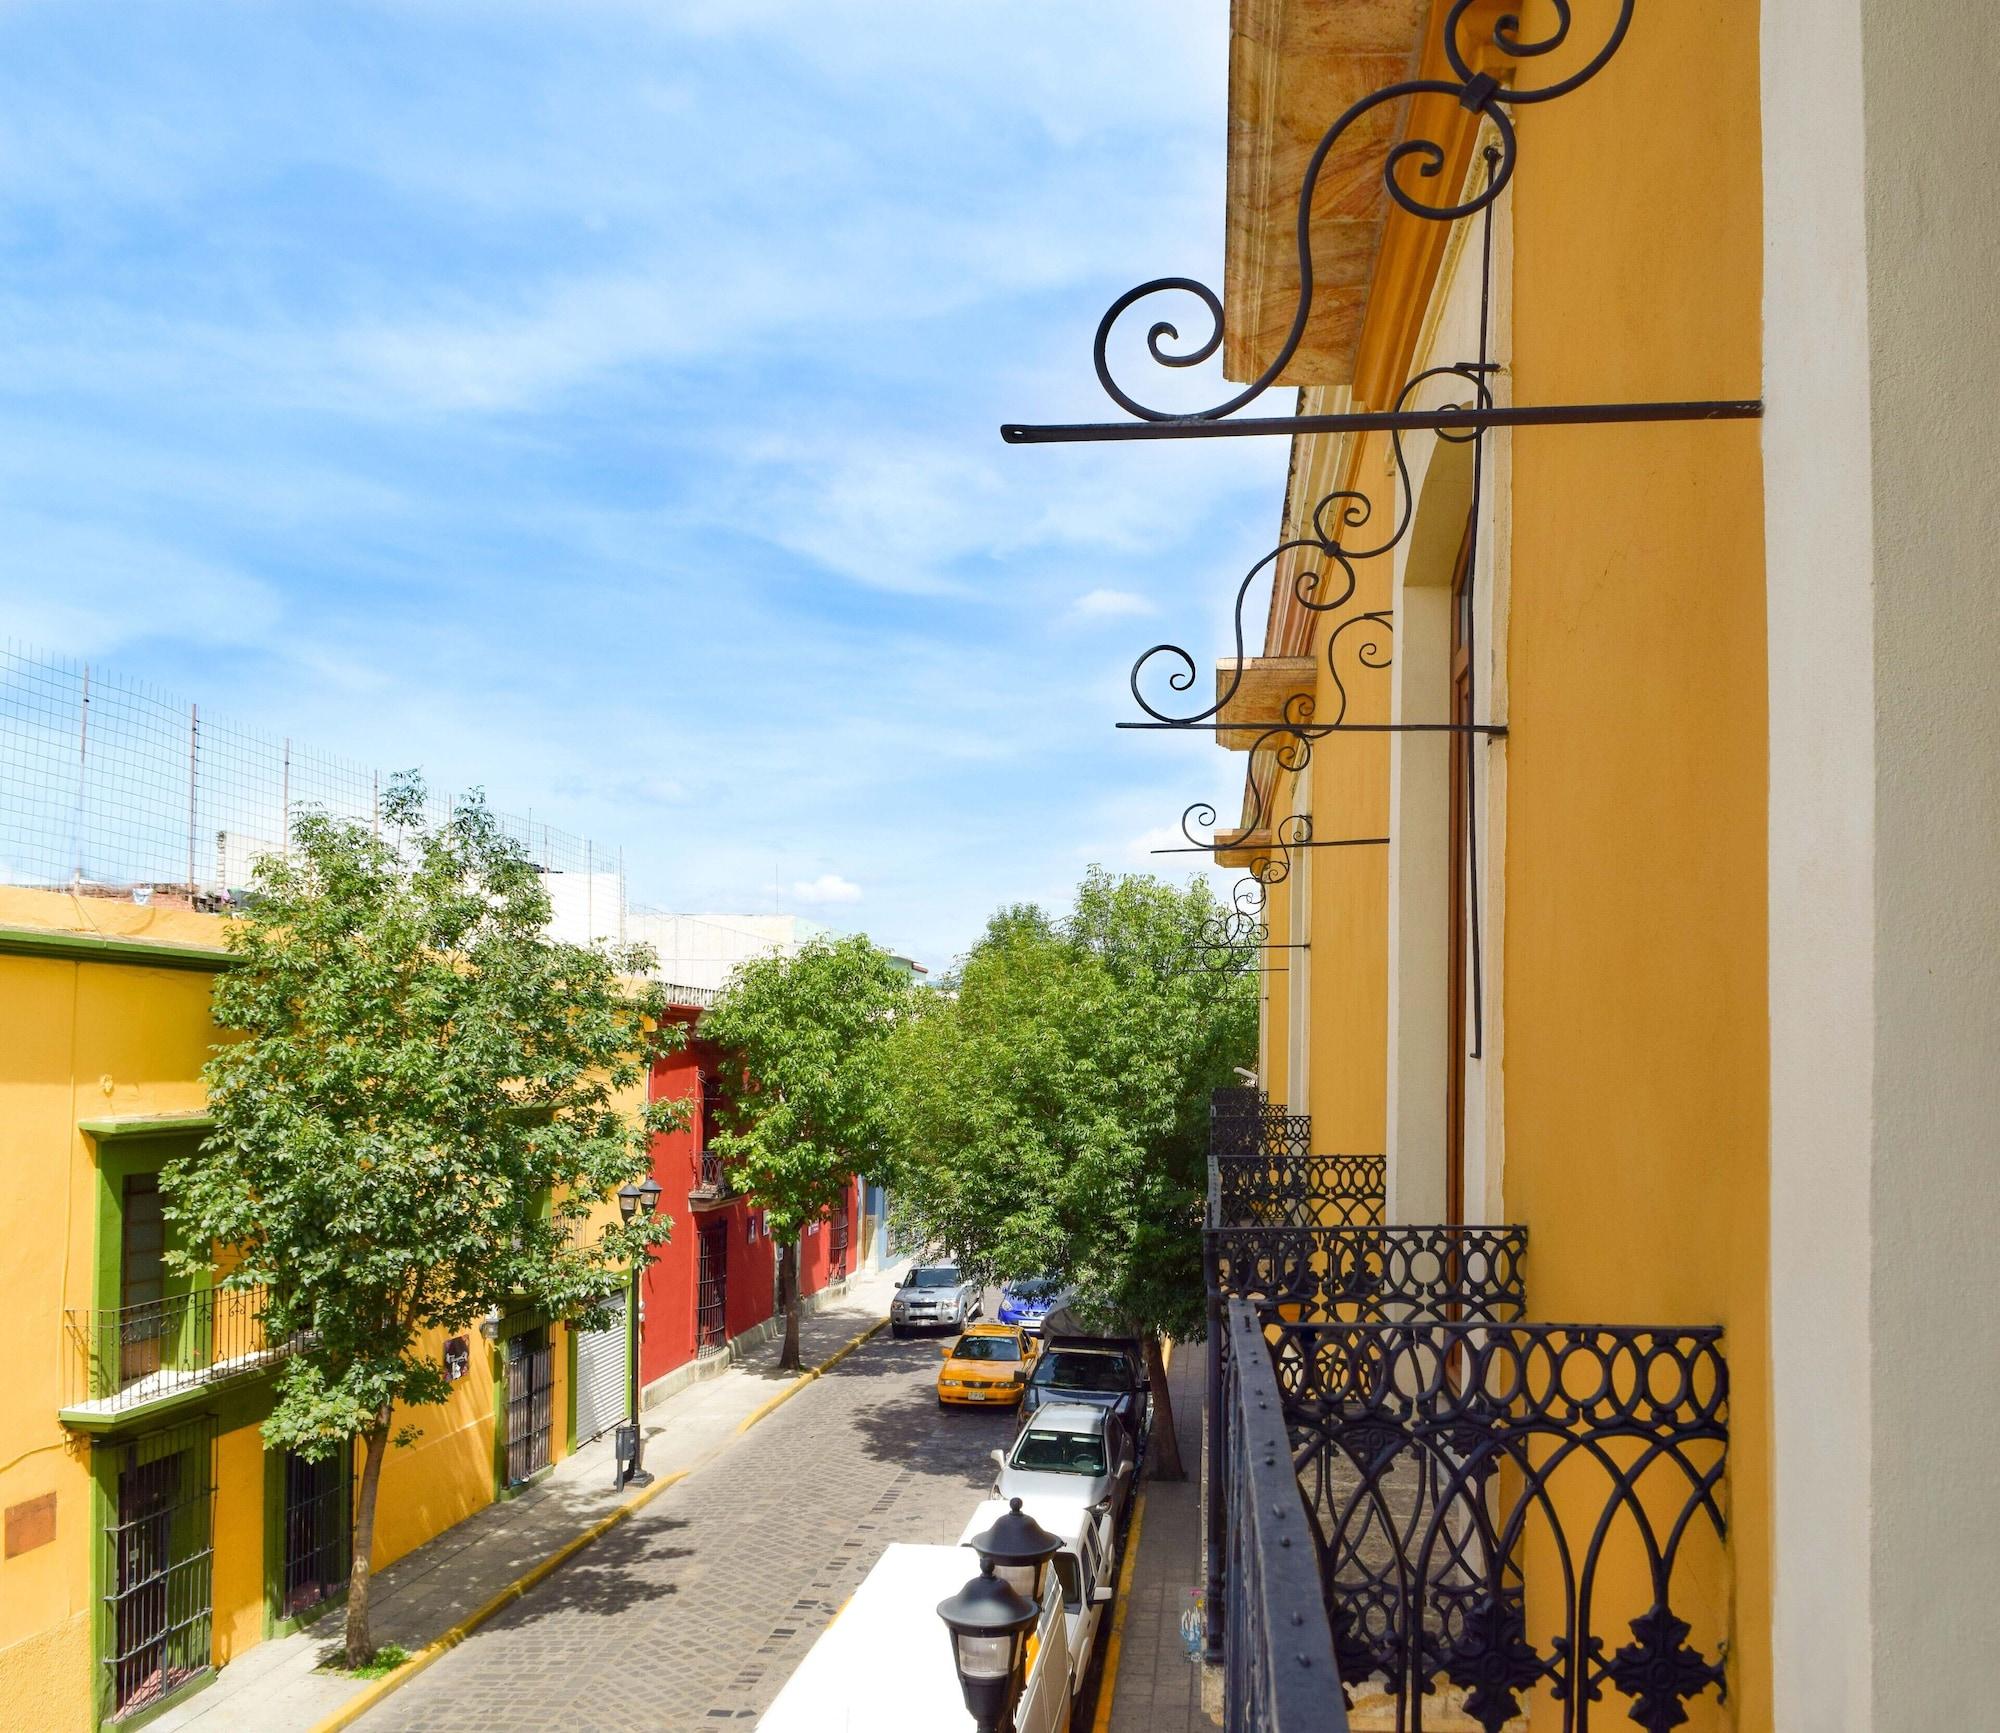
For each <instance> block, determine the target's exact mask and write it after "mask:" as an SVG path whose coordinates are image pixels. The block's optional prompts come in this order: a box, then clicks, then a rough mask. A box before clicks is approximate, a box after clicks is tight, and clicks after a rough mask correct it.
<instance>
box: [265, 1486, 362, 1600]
mask: <svg viewBox="0 0 2000 1733" xmlns="http://www.w3.org/2000/svg"><path fill="white" fill-rule="evenodd" d="M283 1468H284V1477H285V1502H284V1512H283V1522H284V1539H285V1550H284V1581H283V1585H282V1589H281V1594H282V1599H281V1600H280V1602H279V1613H280V1616H281V1617H284V1618H293V1617H296V1616H297V1615H298V1614H300V1613H304V1612H310V1611H311V1610H312V1609H313V1608H314V1607H317V1606H321V1605H323V1604H324V1603H325V1602H327V1601H329V1600H332V1599H333V1598H334V1597H335V1596H336V1595H339V1594H340V1593H342V1592H343V1591H344V1590H345V1589H346V1587H347V1576H348V1551H347V1481H348V1474H349V1470H350V1464H349V1462H348V1457H347V1452H346V1451H344V1450H343V1451H336V1452H335V1453H334V1454H333V1455H331V1456H323V1457H321V1458H320V1459H319V1460H318V1461H310V1460H308V1459H307V1458H306V1457H303V1456H301V1455H299V1454H298V1452H297V1451H293V1450H288V1451H286V1452H285V1456H284V1464H283Z"/></svg>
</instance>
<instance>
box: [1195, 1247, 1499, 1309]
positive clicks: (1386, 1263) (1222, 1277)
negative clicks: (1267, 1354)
mask: <svg viewBox="0 0 2000 1733" xmlns="http://www.w3.org/2000/svg"><path fill="white" fill-rule="evenodd" d="M1527 1250H1528V1231H1527V1229H1526V1228H1522V1227H1511V1226H1510V1227H1446V1226H1430V1227H1407V1226H1395V1227H1384V1226H1381V1225H1379V1224H1370V1225H1365V1226H1339V1227H1308V1228H1294V1227H1284V1228H1270V1227H1243V1228H1212V1229H1210V1230H1209V1232H1208V1235H1207V1257H1208V1279H1209V1281H1210V1283H1211V1284H1212V1285H1213V1286H1214V1287H1216V1288H1217V1289H1218V1290H1219V1291H1220V1292H1221V1293H1223V1294H1224V1295H1227V1296H1228V1297H1230V1298H1232V1299H1234V1298H1245V1299H1254V1300H1256V1301H1259V1302H1260V1303H1261V1304H1262V1306H1263V1308H1264V1310H1265V1311H1266V1313H1267V1314H1271V1313H1273V1312H1275V1311H1276V1310H1277V1309H1278V1308H1281V1307H1282V1308H1285V1309H1286V1310H1285V1312H1284V1313H1283V1314H1282V1315H1284V1316H1287V1317H1291V1318H1294V1319H1299V1320H1303V1321H1308V1322H1312V1321H1319V1322H1333V1321H1341V1322H1353V1323H1362V1322H1370V1321H1380V1322H1399V1321H1412V1320H1417V1319H1424V1318H1434V1319H1454V1320H1456V1319H1474V1320H1476V1319H1484V1320H1487V1321H1489V1322H1505V1321H1509V1320H1513V1319H1518V1318H1521V1317H1523V1316H1525V1315H1526V1313H1527V1309H1528V1291H1527V1278H1526V1273H1525V1270H1524V1267H1523V1266H1524V1263H1525V1260H1526V1257H1527ZM1293 1308H1296V1310H1293Z"/></svg>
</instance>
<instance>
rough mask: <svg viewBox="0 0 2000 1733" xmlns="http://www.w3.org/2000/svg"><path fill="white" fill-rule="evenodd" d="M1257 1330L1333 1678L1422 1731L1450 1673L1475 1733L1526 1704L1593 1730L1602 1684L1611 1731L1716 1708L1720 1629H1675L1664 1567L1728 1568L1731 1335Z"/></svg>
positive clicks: (1570, 1727) (1402, 1327)
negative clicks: (1337, 1672) (1305, 1529)
mask: <svg viewBox="0 0 2000 1733" xmlns="http://www.w3.org/2000/svg"><path fill="white" fill-rule="evenodd" d="M1263 1336H1264V1340H1265V1342H1266V1344H1267V1345H1268V1348H1269V1354H1270V1360H1271V1364H1272V1367H1273V1370H1274V1372H1275V1374H1276V1378H1277V1381H1278V1384H1279V1387H1280V1389H1281V1390H1282V1392H1283V1402H1284V1414H1285V1424H1286V1426H1287V1428H1288V1432H1289V1436H1290V1439H1291V1444H1292V1453H1293V1465H1294V1468H1295V1470H1296V1472H1297V1474H1298V1477H1299V1484H1300V1488H1301V1492H1302V1494H1303V1496H1304V1498H1305V1501H1306V1506H1307V1509H1308V1511H1309V1513H1310V1516H1311V1523H1312V1533H1313V1541H1314V1545H1315V1547H1316V1549H1317V1552H1318V1557H1319V1564H1320V1576H1321V1586H1322V1589H1323V1592H1324V1595H1325V1599H1326V1605H1327V1609H1328V1614H1329V1618H1330V1621H1331V1623H1332V1626H1333V1631H1334V1643H1335V1650H1336V1654H1337V1657H1338V1661H1339V1665H1340V1668H1341V1672H1342V1675H1343V1677H1344V1678H1345V1679H1347V1680H1348V1681H1349V1682H1350V1683H1351V1684H1352V1683H1359V1682H1360V1681H1363V1680H1366V1679H1368V1678H1369V1677H1371V1676H1380V1677H1382V1678H1383V1679H1385V1680H1386V1682H1387V1687H1388V1690H1389V1692H1390V1694H1391V1695H1392V1696H1393V1697H1394V1698H1395V1700H1396V1702H1397V1705H1398V1716H1397V1725H1398V1726H1399V1727H1407V1728H1409V1729H1411V1730H1412V1733H1415V1730H1418V1729H1421V1727H1422V1726H1423V1717H1424V1709H1425V1702H1426V1698H1427V1696H1428V1694H1429V1693H1431V1692H1432V1691H1433V1690H1434V1689H1435V1687H1437V1686H1438V1685H1440V1684H1442V1683H1446V1682H1448V1683H1449V1684H1451V1685H1453V1686H1456V1687H1458V1688H1459V1689H1460V1690H1462V1691H1463V1692H1464V1693H1465V1695H1464V1699H1463V1710H1464V1713H1466V1714H1467V1715H1469V1716H1470V1717H1471V1718H1472V1719H1473V1720H1475V1721H1477V1722H1478V1723H1479V1725H1480V1726H1481V1727H1483V1728H1486V1729H1487V1730H1488V1733H1499V1729H1500V1728H1502V1727H1503V1726H1505V1725H1506V1724H1507V1723H1508V1722H1509V1721H1511V1720H1513V1719H1514V1718H1515V1717H1516V1716H1518V1715H1519V1714H1520V1713H1521V1712H1522V1707H1523V1700H1524V1699H1525V1698H1526V1697H1527V1696H1528V1695H1529V1694H1530V1693H1532V1692H1536V1691H1539V1690H1546V1691H1547V1693H1548V1697H1549V1699H1550V1700H1551V1701H1552V1702H1553V1703H1554V1704H1555V1705H1556V1708H1557V1713H1558V1717H1559V1720H1558V1723H1557V1724H1559V1725H1560V1726H1561V1727H1562V1728H1563V1729H1564V1730H1565V1733H1587V1729H1588V1728H1589V1726H1590V1724H1591V1711H1592V1707H1593V1705H1596V1704H1599V1703H1601V1702H1604V1700H1605V1698H1606V1695H1607V1692H1611V1691H1615V1692H1617V1693H1618V1694H1619V1695H1621V1696H1622V1697H1624V1698H1625V1699H1626V1701H1625V1703H1623V1704H1621V1705H1619V1706H1618V1710H1622V1714H1621V1715H1620V1716H1619V1719H1618V1721H1617V1724H1618V1725H1623V1724H1624V1723H1625V1720H1626V1719H1629V1720H1630V1721H1633V1722H1636V1723H1637V1724H1638V1725H1639V1726H1641V1727H1644V1728H1647V1729H1648V1730H1649V1733H1667V1730H1668V1729H1670V1728H1673V1727H1676V1726H1678V1725H1680V1724H1681V1723H1682V1722H1683V1721H1684V1720H1685V1719H1686V1712H1685V1709H1684V1707H1683V1704H1684V1702H1685V1701H1686V1700H1687V1699H1690V1698H1693V1697H1697V1696H1700V1695H1702V1694H1703V1693H1704V1692H1708V1691H1711V1690H1712V1691H1715V1692H1716V1693H1717V1694H1718V1695H1720V1694H1721V1692H1722V1690H1723V1688H1724V1677H1723V1662H1722V1658H1721V1650H1720V1640H1721V1633H1720V1631H1719V1630H1717V1629H1713V1628H1711V1629H1708V1630H1704V1631H1701V1632H1699V1633H1698V1632H1697V1631H1696V1629H1695V1625H1694V1621H1693V1619H1692V1618H1690V1617H1688V1616H1686V1615H1687V1614H1688V1613H1689V1612H1690V1611H1691V1610H1693V1609H1694V1607H1695V1606H1696V1605H1697V1603H1698V1602H1699V1600H1700V1597H1699V1596H1697V1597H1694V1598H1693V1599H1692V1600H1691V1599H1690V1598H1689V1597H1687V1596H1683V1602H1682V1606H1681V1607H1680V1608H1679V1609H1678V1610H1677V1609H1676V1607H1675V1606H1674V1603H1673V1593H1674V1588H1675V1582H1676V1575H1677V1567H1679V1566H1681V1565H1682V1564H1683V1562H1684V1561H1685V1560H1686V1558H1687V1556H1688V1555H1689V1554H1690V1553H1692V1552H1695V1551H1696V1550H1698V1549H1704V1548H1705V1549H1707V1550H1709V1551H1710V1552H1711V1553H1712V1555H1713V1556H1714V1557H1715V1558H1716V1559H1717V1560H1718V1562H1719V1560H1720V1557H1721V1547H1722V1544H1723V1539H1724V1534H1725V1518H1724V1511H1723V1504H1722V1486H1723V1474H1724V1470H1725V1468H1726V1466H1727V1458H1728V1441H1729V1428H1728V1397H1729V1380H1728V1369H1727V1366H1726V1363H1725V1361H1724V1359H1723V1355H1722V1344H1721V1332H1720V1330H1716V1329H1676V1328H1648V1327H1637V1326H1607V1325H1595V1324H1541V1323H1537V1324H1518V1323H1517V1324H1505V1325H1497V1326H1496V1325H1486V1324H1437V1323H1423V1324H1393V1323H1392V1324H1381V1323H1365V1324H1306V1323H1300V1324H1291V1323H1281V1324H1276V1325H1270V1324H1267V1325H1266V1328H1265V1330H1264V1332H1263ZM1614 1556H1615V1557H1616V1558H1617V1559H1618V1560H1619V1561H1620V1562H1619V1564H1618V1565H1617V1566H1616V1567H1615V1568H1614V1567H1613V1565H1612V1563H1611V1561H1612V1559H1613V1558H1614ZM1635 1562H1636V1563H1638V1564H1639V1565H1640V1567H1641V1568H1638V1569H1636V1570H1635V1569H1633V1568H1631V1566H1632V1565H1633V1563H1635ZM1697 1616H1703V1615H1702V1614H1697ZM1707 1616H1708V1618H1709V1620H1710V1622H1711V1624H1712V1623H1713V1615H1712V1614H1709V1615H1707ZM1531 1619H1533V1620H1534V1621H1535V1627H1534V1628H1531V1626H1530V1620H1531ZM1626 1637H1629V1641H1621V1639H1623V1638H1626ZM1691 1639H1693V1640H1691ZM1614 1713H1617V1711H1614Z"/></svg>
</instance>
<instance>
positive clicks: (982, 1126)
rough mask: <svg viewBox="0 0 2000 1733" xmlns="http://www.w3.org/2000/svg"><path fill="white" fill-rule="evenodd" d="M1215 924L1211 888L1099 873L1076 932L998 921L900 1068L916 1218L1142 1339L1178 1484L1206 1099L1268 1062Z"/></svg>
mask: <svg viewBox="0 0 2000 1733" xmlns="http://www.w3.org/2000/svg"><path fill="white" fill-rule="evenodd" d="M1222 913H1223V911H1222V909H1221V908H1220V907H1219V906H1218V904H1217V903H1216V901H1215V898H1214V896H1213V894H1212V893H1211V891H1210V890H1209V887H1208V885H1207V883H1206V882H1205V881H1203V880H1194V881H1192V882H1191V883H1189V884H1188V885H1187V886H1185V887H1176V886H1173V885H1169V884H1166V883H1163V882H1162V881H1160V880H1158V879H1154V878H1149V877H1145V876H1141V875H1133V876H1127V877H1114V876H1112V875H1111V874H1109V873H1106V872H1104V871H1102V870H1101V869H1098V868H1093V869H1092V870H1091V871H1090V873H1089V874H1088V875H1087V876H1086V877H1085V879H1084V881H1083V883H1082V884H1081V885H1080V886H1079V887H1078V890H1077V896H1076V904H1075V907H1074V908H1073V909H1072V910H1071V911H1070V912H1069V913H1068V914H1067V915H1066V916H1063V917H1061V918H1056V917H1052V916H1050V915H1049V914H1047V913H1046V912H1045V911H1043V910H1042V909H1040V908H1037V907H1034V906H1032V905H1023V906H1018V907H1014V908H1009V909H1005V910H1002V911H1001V912H1000V913H999V914H997V915H996V916H994V918H993V920H992V921H991V922H990V923H989V924H988V926H987V929H986V932H985V934H984V936H983V937H982V938H981V939H980V940H979V942H978V943H977V944H976V945H975V946H974V947H973V949H972V950H971V952H970V953H969V954H968V955H967V956H966V958H965V960H964V962H963V964H962V965H961V967H960V969H959V971H958V973H957V975H956V977H955V978H954V979H952V980H949V981H947V982H946V984H945V985H946V989H947V990H946V991H945V992H944V993H941V994H939V995H936V999H937V1003H936V1004H935V1005H934V1006H933V1007H932V1009H931V1012H930V1014H929V1015H927V1016H924V1017H921V1018H914V1019H910V1020H907V1021H906V1022H905V1023H904V1024H902V1025H901V1026H899V1028H898V1029H897V1030H896V1032H895V1034H894V1036H893V1037H892V1039H891V1042H890V1044H889V1051H888V1054H887V1058H888V1061H889V1068H890V1073H891V1075H892V1076H893V1078H894V1079H895V1100H896V1136H895V1143H896V1151H897V1159H896V1163H895V1166H894V1169H893V1173H892V1178H893V1182H894V1184H895V1186H896V1188H897V1203H898V1209H899V1211H900V1213H901V1214H902V1216H903V1218H904V1219H905V1220H906V1221H907V1222H908V1223H909V1225H911V1226H912V1227H913V1228H915V1229H916V1231H918V1232H919V1233H921V1234H923V1235H925V1236H926V1237H928V1238H931V1239H934V1240H936V1241H937V1242H939V1243H941V1244H944V1245H947V1246H949V1247H950V1248H951V1249H952V1250H953V1251H954V1252H955V1253H957V1255H958V1256H959V1258H960V1259H961V1260H962V1261H963V1262H964V1263H965V1264H966V1265H968V1266H969V1267H970V1268H971V1269H972V1270H974V1271H975V1272H976V1273H978V1274H980V1275H982V1276H985V1277H987V1278H989V1279H991V1278H995V1277H1005V1276H1017V1275H1022V1274H1026V1273H1029V1272H1035V1271H1055V1272H1059V1273H1061V1274H1062V1275H1064V1276H1066V1277H1067V1278H1068V1279H1070V1280H1071V1281H1073V1282H1075V1283H1076V1284H1077V1286H1078V1287H1079V1289H1080V1290H1081V1292H1082V1293H1083V1294H1084V1295H1086V1296H1088V1300H1089V1302H1090V1303H1091V1304H1092V1305H1093V1306H1094V1307H1097V1308H1101V1309H1102V1310H1103V1311H1105V1312H1107V1313H1109V1314H1111V1315H1113V1316H1115V1317H1116V1318H1118V1319H1119V1320H1121V1321H1122V1322H1123V1323H1124V1325H1125V1326H1126V1327H1127V1328H1130V1329H1132V1330H1134V1331H1136V1332H1137V1333H1138V1334H1139V1335H1140V1336H1141V1337H1142V1338H1143V1339H1144V1341H1145V1342H1146V1345H1147V1358H1148V1362H1149V1370H1150V1372H1151V1375H1152V1380H1153V1389H1154V1400H1155V1404H1156V1407H1157V1408H1158V1410H1159V1424H1158V1425H1156V1427H1155V1429H1154V1430H1155V1433H1156V1438H1155V1442H1154V1448H1153V1464H1154V1470H1153V1471H1154V1473H1155V1474H1157V1475H1159V1476H1160V1477H1162V1478H1166V1479H1177V1478H1179V1477H1180V1476H1181V1475H1182V1474H1183V1473H1184V1469H1183V1467H1182V1464H1181V1461H1180V1453H1179V1449H1178V1445H1177V1441H1176V1438H1175V1433H1174V1423H1173V1411H1172V1404H1171V1400H1170V1398H1169V1396H1168V1392H1167V1384H1166V1378H1165V1365H1164V1354H1163V1352H1162V1346H1161V1339H1162V1338H1163V1337H1172V1338H1174V1339H1176V1340H1178V1341H1193V1340H1198V1339H1199V1338H1200V1336H1201V1334H1202V1330H1203V1327H1204V1324H1205V1317H1204V1310H1203V1290H1202V1258H1201V1224H1202V1215H1203V1209H1204V1206H1205V1203H1206V1198H1207V1185H1208V1096H1209V1091H1210V1090H1211V1089H1213V1088H1215V1087H1217V1086H1218V1085H1221V1084H1226V1083H1230V1082H1233V1081H1234V1073H1233V1069H1232V1068H1233V1067H1235V1066H1237V1065H1241V1064H1245V1063H1247V1062H1248V1061H1249V1060H1250V1058H1251V1056H1252V1054H1253V1053H1254V1052H1255V1050H1256V995H1255V990H1254V984H1253V982H1252V981H1251V979H1250V978H1249V977H1247V976H1245V975H1244V974H1242V973H1241V972H1240V958H1237V959H1234V960H1233V962H1234V964H1235V966H1234V967H1232V966H1230V964H1231V962H1232V959H1230V958H1228V957H1226V956H1218V955H1217V954H1216V953H1214V952H1213V951H1210V950H1207V949H1205V948H1204V946H1205V945H1206V944H1207V943H1208V942H1209V941H1210V940H1212V938H1213V936H1214V935H1215V934H1216V933H1217V931H1218V930H1219V926H1218V923H1219V920H1220V917H1221V915H1222ZM1218 965H1221V966H1218Z"/></svg>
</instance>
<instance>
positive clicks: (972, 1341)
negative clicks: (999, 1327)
mask: <svg viewBox="0 0 2000 1733" xmlns="http://www.w3.org/2000/svg"><path fill="white" fill-rule="evenodd" d="M951 1357H952V1358H953V1359H954V1360H1018V1359H1020V1357H1021V1344H1020V1343H1019V1342H1017V1341H1015V1340H1014V1338H1013V1337H1012V1336H961V1337H959V1339H958V1346H957V1347H955V1348H954V1349H952V1351H951Z"/></svg>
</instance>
